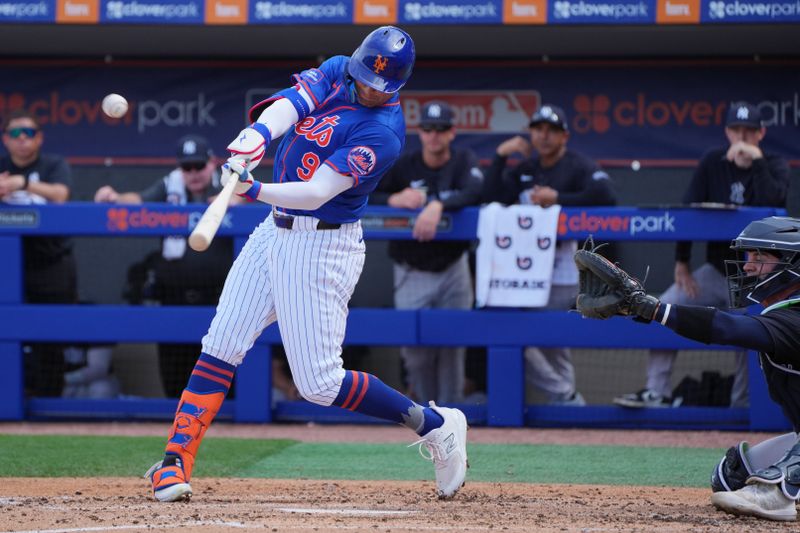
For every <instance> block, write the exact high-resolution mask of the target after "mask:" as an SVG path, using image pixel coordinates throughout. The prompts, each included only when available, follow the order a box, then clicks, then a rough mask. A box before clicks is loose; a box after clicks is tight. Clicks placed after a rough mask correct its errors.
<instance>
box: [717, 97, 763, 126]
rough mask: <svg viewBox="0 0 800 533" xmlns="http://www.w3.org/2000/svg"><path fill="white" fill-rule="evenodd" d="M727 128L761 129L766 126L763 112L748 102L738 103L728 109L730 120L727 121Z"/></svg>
mask: <svg viewBox="0 0 800 533" xmlns="http://www.w3.org/2000/svg"><path fill="white" fill-rule="evenodd" d="M725 126H745V127H747V128H756V129H760V128H761V127H763V126H764V121H763V120H762V119H761V112H760V111H759V110H758V108H757V107H756V106H754V105H751V104H748V103H747V102H736V103H735V104H731V107H730V109H728V120H726V121H725Z"/></svg>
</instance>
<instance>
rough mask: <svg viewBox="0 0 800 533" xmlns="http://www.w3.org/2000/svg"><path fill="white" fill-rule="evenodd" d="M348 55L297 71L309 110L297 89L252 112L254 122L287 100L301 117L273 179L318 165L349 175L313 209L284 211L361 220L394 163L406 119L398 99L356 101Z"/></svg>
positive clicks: (295, 177)
mask: <svg viewBox="0 0 800 533" xmlns="http://www.w3.org/2000/svg"><path fill="white" fill-rule="evenodd" d="M349 62H350V58H349V57H346V56H335V57H332V58H330V59H328V60H327V61H325V62H324V63H322V65H320V67H319V68H314V69H310V70H306V71H303V72H301V73H300V74H296V75H295V76H294V81H295V82H296V86H295V87H298V88H302V89H304V90H305V92H306V93H307V94H308V95H309V96H310V97H311V99H312V101H313V102H314V107H315V109H314V110H313V111H311V112H309V111H308V108H307V107H306V105H304V104H305V102H304V99H303V98H302V97H301V96H298V92H297V90H296V89H295V88H289V89H286V90H283V91H281V92H279V93H277V94H276V95H274V96H273V97H271V98H269V99H267V100H265V101H264V102H260V103H259V104H256V105H255V106H254V107H253V108H252V109H251V110H250V118H251V120H253V121H255V119H257V118H258V116H259V115H260V114H261V112H262V111H263V109H264V108H265V107H266V106H267V105H269V104H270V103H271V102H273V101H275V100H276V99H278V98H289V99H290V100H291V101H292V103H293V104H295V109H296V110H297V111H298V116H299V117H300V120H299V121H298V123H297V124H296V125H295V126H294V128H292V129H290V130H289V131H288V132H287V133H286V135H284V137H283V139H282V140H281V142H280V144H279V145H278V151H277V153H276V154H275V167H274V171H273V181H274V182H275V183H283V182H287V181H308V180H309V179H311V176H313V175H314V172H316V170H317V169H318V168H319V166H320V165H328V166H329V167H331V168H332V169H333V170H335V171H336V172H338V173H339V174H342V175H345V176H352V177H353V179H354V184H353V187H352V188H351V189H348V190H347V191H345V192H343V193H341V194H339V195H337V196H335V197H334V198H333V199H331V200H330V201H328V202H326V203H325V204H324V205H323V206H322V207H320V208H319V209H316V210H314V211H301V210H297V209H279V210H278V212H279V213H282V214H286V215H295V216H312V217H315V218H318V219H320V220H323V221H325V222H329V223H340V224H345V223H349V222H355V221H356V220H358V219H360V218H361V215H362V214H363V212H364V208H365V207H366V205H367V198H368V196H369V194H370V193H371V192H372V191H373V190H375V187H377V186H378V182H379V181H380V178H381V177H382V176H383V175H384V174H385V173H386V171H388V170H389V169H390V168H391V167H392V165H394V163H395V161H397V158H398V157H399V156H400V152H401V151H402V149H403V145H404V144H405V128H406V126H405V120H404V119H403V111H402V108H401V107H400V97H399V96H398V94H394V95H393V96H392V98H391V99H390V100H389V101H388V102H386V103H385V104H383V105H382V106H380V107H366V106H363V105H361V104H360V103H358V99H357V98H356V94H355V86H354V81H353V80H352V79H351V78H349V76H348V73H347V72H348V64H349Z"/></svg>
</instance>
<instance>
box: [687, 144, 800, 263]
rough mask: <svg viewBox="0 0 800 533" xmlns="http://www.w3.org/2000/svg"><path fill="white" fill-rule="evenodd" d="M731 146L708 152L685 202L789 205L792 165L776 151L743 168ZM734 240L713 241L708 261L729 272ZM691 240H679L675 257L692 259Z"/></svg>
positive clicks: (763, 205)
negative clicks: (730, 158) (732, 158)
mask: <svg viewBox="0 0 800 533" xmlns="http://www.w3.org/2000/svg"><path fill="white" fill-rule="evenodd" d="M727 152H728V149H727V148H718V149H716V150H711V151H710V152H708V153H706V154H705V155H704V156H703V158H702V159H701V160H700V163H699V164H698V166H697V169H696V170H695V172H694V176H693V177H692V181H691V182H690V183H689V188H688V189H687V190H686V193H685V194H684V196H683V202H684V203H685V204H693V203H702V202H714V203H722V204H733V205H747V206H759V207H786V194H787V191H788V190H789V165H788V163H787V162H786V160H785V159H784V158H782V157H780V156H778V155H775V154H764V157H762V158H760V159H756V160H755V161H753V165H752V166H751V167H750V168H747V169H743V168H739V167H737V166H736V165H735V164H734V163H732V162H731V161H728V159H727V157H726V154H727ZM730 244H731V243H730V241H724V242H709V243H708V247H707V249H706V261H707V262H708V263H710V264H711V265H713V266H714V267H715V268H716V269H717V270H718V271H719V272H720V273H721V274H722V275H725V260H726V259H734V257H733V255H734V254H733V253H732V252H731V250H730ZM691 253H692V243H691V241H681V242H679V243H678V244H677V247H676V251H675V259H676V260H677V261H681V262H683V263H689V259H690V257H691Z"/></svg>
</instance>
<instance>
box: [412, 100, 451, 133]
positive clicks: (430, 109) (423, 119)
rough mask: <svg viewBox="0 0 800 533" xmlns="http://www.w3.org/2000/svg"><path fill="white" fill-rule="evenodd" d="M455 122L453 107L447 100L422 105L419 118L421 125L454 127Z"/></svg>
mask: <svg viewBox="0 0 800 533" xmlns="http://www.w3.org/2000/svg"><path fill="white" fill-rule="evenodd" d="M453 124H454V117H453V109H452V108H451V107H450V106H449V105H447V104H446V103H445V102H440V101H432V102H428V103H426V104H425V105H424V106H422V115H421V116H420V119H419V125H420V126H421V127H425V126H447V127H450V128H452V127H453Z"/></svg>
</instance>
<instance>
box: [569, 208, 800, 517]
mask: <svg viewBox="0 0 800 533" xmlns="http://www.w3.org/2000/svg"><path fill="white" fill-rule="evenodd" d="M731 248H732V249H733V250H734V251H735V252H736V255H737V258H736V260H730V261H726V270H727V278H728V288H729V293H730V298H731V306H732V307H745V306H748V305H751V304H754V303H758V304H761V305H763V306H764V310H763V311H762V312H761V314H760V315H758V316H751V315H739V314H734V313H728V312H725V311H721V310H718V309H716V308H714V307H699V306H692V305H672V304H663V305H662V304H661V302H660V301H659V300H658V298H655V297H653V296H650V295H648V294H647V293H645V290H644V287H643V286H642V284H641V283H640V282H639V281H637V280H636V279H634V278H632V277H631V276H630V275H628V274H627V273H626V272H625V271H624V270H622V269H621V268H619V267H618V266H617V265H614V264H613V263H611V262H609V261H608V260H607V259H605V258H604V257H602V256H600V255H599V254H597V253H596V251H595V250H596V248H594V247H593V244H592V243H591V240H589V241H587V246H585V247H584V249H582V250H578V251H577V252H576V253H575V264H576V265H577V267H578V271H579V273H580V293H579V294H578V298H577V308H578V311H579V312H580V313H581V314H582V315H583V316H585V317H587V318H596V319H607V318H611V317H612V316H614V315H623V316H632V317H634V319H635V320H639V321H642V322H650V321H653V320H655V321H657V322H659V323H660V324H662V325H664V326H666V327H668V328H670V329H672V330H674V331H675V332H676V333H678V334H679V335H682V336H684V337H687V338H690V339H694V340H697V341H700V342H703V343H706V344H711V343H714V344H725V345H730V346H737V347H740V348H745V349H748V350H756V351H758V352H759V358H760V362H761V368H762V369H763V371H764V375H765V377H766V380H767V384H768V386H769V393H770V397H771V398H772V399H773V401H775V402H776V403H777V404H779V405H780V406H781V408H782V409H783V412H784V414H785V415H786V417H787V418H788V419H789V421H790V422H791V423H792V426H793V429H794V432H793V433H787V434H785V435H781V436H779V437H774V438H771V439H768V440H766V441H764V442H761V443H759V444H757V445H755V446H750V445H749V444H748V443H746V442H741V443H739V444H738V445H736V446H732V447H731V448H730V449H729V450H728V451H727V452H726V454H725V456H724V457H723V458H722V460H721V461H720V462H719V464H718V465H717V466H716V467H715V468H714V471H713V472H712V475H711V486H712V489H713V490H714V494H713V495H712V497H711V502H712V503H713V504H714V505H715V506H716V507H718V508H719V509H722V510H723V511H726V512H729V513H732V514H739V515H750V516H757V517H760V518H766V519H769V520H780V521H792V520H796V519H797V510H796V507H795V504H796V501H797V500H798V499H799V498H800V441H798V436H797V432H798V431H800V372H798V370H796V369H798V368H800V219H795V218H787V217H770V218H765V219H763V220H758V221H755V222H752V223H750V224H749V225H748V226H747V227H746V228H745V229H744V230H743V231H742V232H741V233H740V234H739V236H738V237H737V238H736V239H734V240H733V242H732V244H731Z"/></svg>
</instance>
